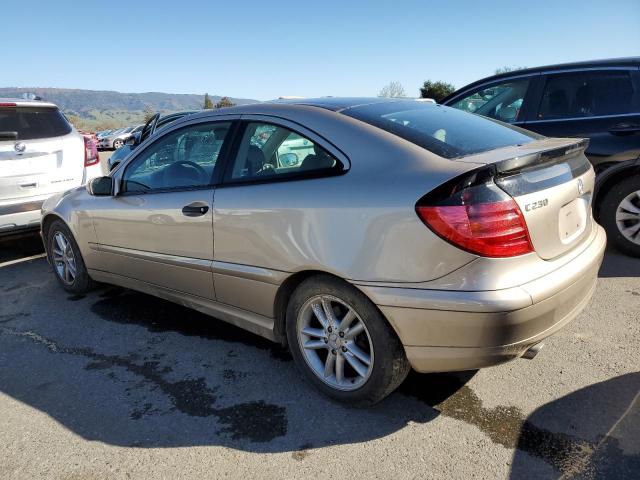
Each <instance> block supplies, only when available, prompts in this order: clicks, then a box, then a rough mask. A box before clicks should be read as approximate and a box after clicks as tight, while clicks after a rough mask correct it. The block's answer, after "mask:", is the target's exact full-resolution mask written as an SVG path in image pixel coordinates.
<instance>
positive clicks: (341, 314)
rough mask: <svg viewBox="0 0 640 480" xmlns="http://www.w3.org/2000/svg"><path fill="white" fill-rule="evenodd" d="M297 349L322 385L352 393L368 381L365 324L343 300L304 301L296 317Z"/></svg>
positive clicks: (368, 340)
mask: <svg viewBox="0 0 640 480" xmlns="http://www.w3.org/2000/svg"><path fill="white" fill-rule="evenodd" d="M296 329H297V334H298V342H299V345H300V350H301V351H302V354H303V357H304V359H305V361H306V363H307V365H308V366H309V367H310V368H311V370H312V371H313V373H314V374H315V375H316V376H317V377H318V378H320V379H321V380H322V381H323V382H324V383H326V384H327V385H329V386H330V387H332V388H335V389H338V390H346V391H348V390H356V389H358V388H360V387H361V386H362V385H364V384H365V382H366V381H367V380H368V379H369V377H370V375H371V371H372V369H373V362H374V351H373V343H372V342H371V337H370V335H369V332H368V330H367V327H366V325H365V324H364V322H363V321H362V319H361V318H360V317H359V316H358V313H357V312H356V311H355V310H354V309H353V307H351V306H350V305H348V304H347V303H346V302H344V301H343V300H340V299H339V298H337V297H334V296H331V295H318V296H314V297H312V298H310V299H309V300H307V301H306V302H305V303H304V305H303V306H302V308H301V309H300V313H299V314H298V318H297V325H296Z"/></svg>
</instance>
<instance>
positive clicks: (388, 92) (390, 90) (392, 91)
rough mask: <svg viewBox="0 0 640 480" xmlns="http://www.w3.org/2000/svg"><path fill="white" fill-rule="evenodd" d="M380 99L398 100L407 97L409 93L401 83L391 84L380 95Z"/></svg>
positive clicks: (383, 88)
mask: <svg viewBox="0 0 640 480" xmlns="http://www.w3.org/2000/svg"><path fill="white" fill-rule="evenodd" d="M378 96H379V97H387V98H398V97H406V96H407V93H406V92H405V91H404V87H403V86H402V84H401V83H400V82H389V83H388V84H386V85H385V86H384V87H382V90H380V92H379V93H378Z"/></svg>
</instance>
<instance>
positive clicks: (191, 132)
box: [122, 122, 231, 192]
mask: <svg viewBox="0 0 640 480" xmlns="http://www.w3.org/2000/svg"><path fill="white" fill-rule="evenodd" d="M230 126H231V123H230V122H220V123H208V124H199V125H193V126H189V127H185V128H181V129H179V130H176V131H174V132H171V133H169V134H167V135H164V136H162V137H160V138H159V139H158V140H156V141H155V142H153V143H152V144H151V145H149V146H148V147H147V148H146V149H145V150H144V152H142V153H141V154H140V155H138V156H137V157H136V159H135V160H134V161H133V162H131V164H130V165H128V166H127V169H126V170H125V172H124V175H123V179H122V187H123V191H124V192H147V191H150V190H159V189H173V188H190V187H203V186H207V185H209V184H210V183H211V179H212V177H213V169H214V168H215V166H216V163H217V161H218V156H219V154H220V150H221V149H222V145H223V144H224V142H225V139H226V138H227V133H228V131H229V128H230Z"/></svg>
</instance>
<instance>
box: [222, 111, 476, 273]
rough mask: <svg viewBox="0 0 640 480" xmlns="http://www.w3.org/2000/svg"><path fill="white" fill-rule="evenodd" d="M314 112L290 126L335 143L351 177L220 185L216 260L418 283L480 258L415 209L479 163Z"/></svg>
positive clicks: (338, 116) (358, 123)
mask: <svg viewBox="0 0 640 480" xmlns="http://www.w3.org/2000/svg"><path fill="white" fill-rule="evenodd" d="M309 108H313V107H309ZM317 110H318V109H314V111H312V112H308V114H307V113H306V112H305V111H304V110H302V111H301V112H300V113H299V114H298V117H297V118H295V119H294V120H296V121H298V122H299V123H300V124H304V125H305V126H306V127H308V128H309V129H310V130H312V131H313V132H315V133H317V134H318V135H319V136H321V137H322V138H324V139H331V143H332V144H333V145H334V146H336V147H337V148H339V149H340V151H341V152H343V153H344V154H345V155H346V156H347V157H348V158H349V160H350V164H351V166H350V169H349V171H348V172H347V173H345V174H343V175H339V176H333V177H326V178H316V179H306V180H295V181H293V180H292V181H282V182H276V183H263V184H251V185H242V186H232V185H228V186H224V187H221V188H218V189H217V190H216V194H215V200H214V260H215V261H217V262H228V263H235V264H240V265H251V266H255V267H262V268H267V269H273V270H279V271H283V272H298V271H302V270H321V271H327V272H330V273H333V274H336V275H338V276H340V277H342V278H346V279H350V280H363V281H389V282H421V281H427V280H431V279H434V278H437V277H440V276H443V275H445V274H447V273H449V272H451V271H452V270H455V269H456V268H459V267H461V266H462V265H465V264H466V263H468V262H470V261H472V260H473V259H474V258H476V257H475V256H474V255H471V254H469V253H467V252H464V251H462V250H460V249H458V248H455V247H453V246H451V245H449V244H448V243H446V242H444V241H443V240H442V239H440V238H439V237H437V236H436V235H435V234H434V233H432V232H431V230H429V229H428V228H427V227H426V226H425V225H424V224H423V223H422V222H421V221H420V220H419V218H418V216H417V215H416V213H415V203H416V202H417V200H418V199H419V198H420V197H422V195H424V194H425V193H427V192H428V191H430V190H431V189H433V188H434V187H436V186H437V185H439V184H441V183H442V182H443V181H445V180H447V179H449V178H452V177H453V176H455V175H457V174H460V173H462V172H463V171H467V170H470V169H472V168H474V167H476V166H477V165H474V164H461V163H457V162H451V161H449V160H445V159H442V158H440V157H437V156H435V155H432V154H430V153H429V152H427V151H426V150H424V149H422V148H419V147H417V146H414V145H413V144H410V143H409V142H406V141H404V140H402V139H399V138H398V137H395V136H393V135H390V134H387V133H385V132H383V131H381V130H379V129H377V128H375V127H370V126H368V125H365V124H363V123H361V122H358V121H356V120H353V119H350V118H348V117H346V116H343V115H340V114H336V113H334V112H329V111H326V112H324V111H322V112H318V111H317ZM290 118H291V117H290Z"/></svg>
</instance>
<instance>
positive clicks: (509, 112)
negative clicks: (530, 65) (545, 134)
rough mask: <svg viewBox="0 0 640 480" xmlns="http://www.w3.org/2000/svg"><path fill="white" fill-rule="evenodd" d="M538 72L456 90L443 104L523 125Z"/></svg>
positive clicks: (533, 93)
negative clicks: (457, 93) (457, 92)
mask: <svg viewBox="0 0 640 480" xmlns="http://www.w3.org/2000/svg"><path fill="white" fill-rule="evenodd" d="M537 78H538V74H533V75H526V76H521V77H512V78H507V79H505V78H502V79H500V80H497V81H495V82H491V83H485V84H483V85H480V86H476V87H473V88H471V89H469V90H466V91H463V92H460V94H459V95H456V96H455V97H452V98H451V99H449V100H448V101H447V102H446V103H445V105H447V106H449V107H453V108H456V109H458V110H463V111H465V112H469V113H476V114H478V115H483V116H485V117H490V118H494V119H496V120H500V121H502V122H506V123H511V124H513V125H518V126H524V125H525V124H526V120H527V118H528V116H529V115H528V112H529V109H530V106H531V105H532V99H533V97H534V96H535V90H536V89H535V86H536V81H537Z"/></svg>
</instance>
